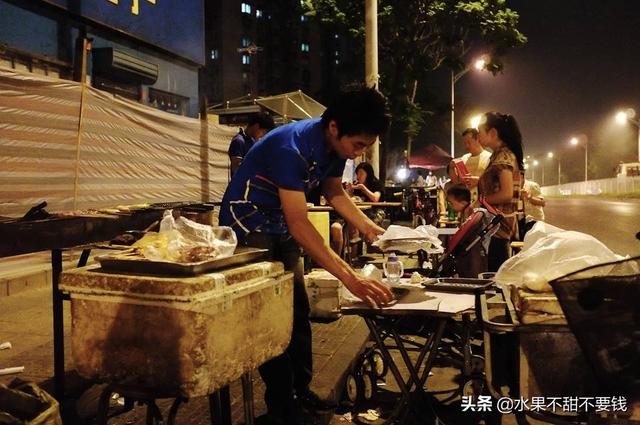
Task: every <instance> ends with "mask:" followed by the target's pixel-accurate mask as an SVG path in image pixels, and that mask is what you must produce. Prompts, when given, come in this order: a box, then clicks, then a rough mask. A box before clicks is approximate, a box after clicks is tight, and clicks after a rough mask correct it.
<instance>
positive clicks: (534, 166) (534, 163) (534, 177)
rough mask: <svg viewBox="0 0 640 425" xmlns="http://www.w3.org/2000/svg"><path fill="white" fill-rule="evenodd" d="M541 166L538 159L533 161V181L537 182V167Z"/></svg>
mask: <svg viewBox="0 0 640 425" xmlns="http://www.w3.org/2000/svg"><path fill="white" fill-rule="evenodd" d="M538 164H540V163H539V162H538V160H537V159H534V160H533V167H532V168H531V180H533V181H536V167H537V166H538Z"/></svg>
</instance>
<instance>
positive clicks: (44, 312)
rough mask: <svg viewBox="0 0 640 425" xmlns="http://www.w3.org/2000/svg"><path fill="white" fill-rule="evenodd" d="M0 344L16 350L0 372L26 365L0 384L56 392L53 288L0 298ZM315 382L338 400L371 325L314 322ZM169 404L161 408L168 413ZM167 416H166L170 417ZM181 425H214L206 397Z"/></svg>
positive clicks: (323, 420) (238, 414) (237, 405)
mask: <svg viewBox="0 0 640 425" xmlns="http://www.w3.org/2000/svg"><path fill="white" fill-rule="evenodd" d="M0 311H1V312H2V314H1V315H0V342H4V341H10V342H11V343H12V345H13V348H12V349H11V350H3V351H0V368H5V367H14V366H24V367H25V371H24V373H22V374H17V375H8V376H0V383H4V384H7V383H8V382H10V381H11V380H12V379H14V378H16V377H19V378H20V379H24V380H32V381H35V382H37V383H39V384H42V386H43V387H44V388H45V389H46V390H48V391H52V388H51V382H50V378H51V377H52V376H53V339H52V326H53V325H52V318H51V292H50V289H49V287H39V288H36V289H31V290H24V291H21V292H18V293H15V294H14V295H11V296H0ZM64 313H65V314H64V315H65V363H66V369H67V371H71V370H73V361H72V355H71V347H70V340H69V336H70V335H71V316H70V309H69V303H68V302H65V312H64ZM312 328H313V361H314V377H313V382H312V385H311V386H312V389H313V390H314V391H315V392H316V393H317V394H318V395H319V396H320V397H321V398H322V399H325V400H332V401H335V402H337V401H339V399H340V397H341V393H342V389H343V387H344V378H345V376H346V373H347V371H348V369H349V367H350V365H351V363H352V361H353V360H354V358H355V357H356V356H357V355H358V353H359V352H360V350H361V348H362V347H363V345H364V343H365V342H366V340H367V338H368V334H369V332H368V330H367V328H366V325H365V324H364V322H363V321H362V320H360V319H359V318H358V317H343V318H341V319H339V320H336V321H334V322H331V323H313V324H312ZM75 381H77V380H76V379H70V378H67V387H68V388H69V389H68V391H69V392H73V391H74V386H75V387H76V388H77V384H76V385H74V383H75ZM253 381H254V400H255V414H256V416H258V415H260V414H262V413H264V412H265V407H264V403H263V401H262V394H263V391H264V386H263V384H262V381H261V380H260V377H259V375H258V373H257V372H255V373H254V374H253ZM231 400H232V417H233V422H234V423H241V422H243V421H244V417H243V405H242V392H241V388H240V384H239V382H236V383H234V384H233V385H232V386H231ZM170 402H171V401H170V400H162V401H160V402H159V403H158V405H159V407H160V409H161V410H162V411H163V412H164V413H165V414H166V412H167V411H168V409H169V407H170ZM144 414H145V413H144V409H143V408H141V407H136V408H135V409H134V410H133V411H131V412H129V413H127V414H125V415H122V416H119V417H117V418H114V419H113V420H112V421H110V423H114V424H124V423H128V424H144V421H145V416H144ZM165 417H166V415H165ZM331 417H332V414H331V413H329V414H327V415H325V417H317V418H314V421H316V423H318V424H327V423H329V421H330V420H331ZM176 422H177V423H181V424H210V423H211V421H210V419H209V406H208V399H207V398H206V397H203V398H198V399H193V400H190V401H189V402H188V403H187V404H185V405H183V406H182V407H181V408H180V410H179V413H178V417H177V421H176Z"/></svg>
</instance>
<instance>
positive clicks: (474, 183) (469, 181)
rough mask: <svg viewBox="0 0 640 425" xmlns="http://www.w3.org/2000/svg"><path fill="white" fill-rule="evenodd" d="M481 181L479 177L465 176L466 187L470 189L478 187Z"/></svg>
mask: <svg viewBox="0 0 640 425" xmlns="http://www.w3.org/2000/svg"><path fill="white" fill-rule="evenodd" d="M479 180H480V177H478V176H465V177H464V179H463V181H464V184H465V186H467V187H468V188H469V189H473V188H474V187H478V181H479Z"/></svg>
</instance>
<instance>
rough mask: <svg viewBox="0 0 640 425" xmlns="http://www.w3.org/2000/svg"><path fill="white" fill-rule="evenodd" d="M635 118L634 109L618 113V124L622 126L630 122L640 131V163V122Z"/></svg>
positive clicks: (639, 155)
mask: <svg viewBox="0 0 640 425" xmlns="http://www.w3.org/2000/svg"><path fill="white" fill-rule="evenodd" d="M635 117H636V111H635V110H634V109H632V108H629V109H626V110H624V111H618V112H617V113H616V122H617V123H618V124H621V125H624V124H626V123H628V122H630V123H631V124H633V125H634V126H636V128H637V129H638V162H640V121H638V120H637V119H636V118H635Z"/></svg>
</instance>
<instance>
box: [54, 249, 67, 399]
mask: <svg viewBox="0 0 640 425" xmlns="http://www.w3.org/2000/svg"><path fill="white" fill-rule="evenodd" d="M61 272H62V250H60V249H52V250H51V283H52V293H51V298H52V302H53V388H54V389H53V393H54V397H55V398H56V399H57V400H58V401H60V402H61V401H62V399H63V398H64V316H63V307H62V302H63V295H62V293H61V292H60V289H59V285H60V273H61Z"/></svg>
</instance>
